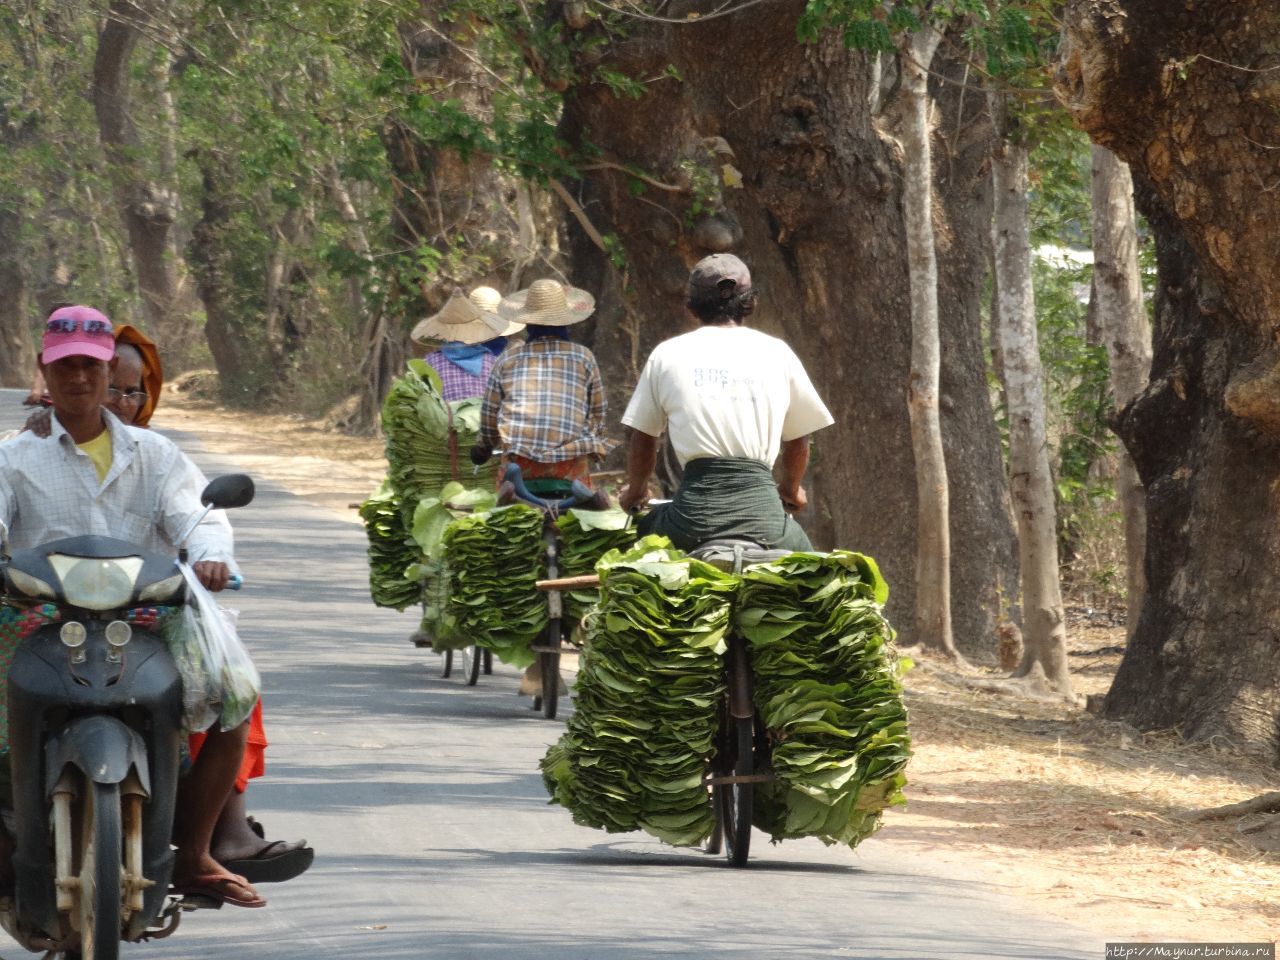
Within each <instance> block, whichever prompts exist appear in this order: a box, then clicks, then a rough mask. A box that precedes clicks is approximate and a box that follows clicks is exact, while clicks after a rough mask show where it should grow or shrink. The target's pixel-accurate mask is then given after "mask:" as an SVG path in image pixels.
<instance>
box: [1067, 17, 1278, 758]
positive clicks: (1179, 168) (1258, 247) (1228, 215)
mask: <svg viewBox="0 0 1280 960" xmlns="http://www.w3.org/2000/svg"><path fill="white" fill-rule="evenodd" d="M1276 36H1280V6H1277V5H1276V4H1259V3H1256V2H1252V0H1220V2H1218V3H1214V4H1184V5H1182V6H1179V7H1178V8H1177V9H1176V11H1171V10H1170V8H1169V5H1168V4H1166V3H1164V2H1161V0H1105V2H1104V0H1073V2H1071V3H1069V4H1068V5H1067V8H1066V11H1065V20H1064V42H1063V53H1062V58H1063V59H1062V65H1061V72H1060V76H1059V93H1060V95H1061V97H1062V99H1063V100H1064V102H1065V103H1066V104H1067V106H1068V107H1069V109H1071V111H1072V112H1073V114H1074V115H1075V117H1076V120H1077V122H1079V123H1080V124H1081V126H1083V127H1084V128H1085V129H1086V130H1087V131H1088V132H1089V134H1090V135H1091V136H1092V137H1093V138H1094V140H1095V141H1097V142H1098V143H1101V144H1102V145H1104V146H1107V147H1109V148H1110V149H1111V150H1112V151H1113V152H1114V153H1116V154H1117V155H1118V156H1119V157H1120V158H1121V159H1122V160H1124V161H1126V162H1127V163H1129V165H1130V166H1131V168H1132V169H1133V172H1134V175H1135V180H1137V181H1138V183H1139V192H1138V196H1137V200H1138V204H1139V208H1140V209H1141V210H1142V212H1143V213H1144V214H1145V215H1146V217H1147V220H1148V222H1149V223H1150V224H1151V227H1152V229H1153V231H1154V233H1155V237H1156V252H1157V261H1158V267H1159V284H1158V287H1157V294H1156V321H1155V325H1154V331H1155V334H1154V342H1153V354H1154V355H1153V359H1152V368H1151V380H1150V383H1149V384H1148V385H1147V387H1146V389H1145V390H1144V391H1143V392H1142V393H1141V394H1140V395H1139V396H1138V398H1137V399H1136V400H1134V401H1133V402H1132V403H1130V404H1129V406H1128V407H1127V408H1125V409H1124V410H1123V411H1121V413H1120V415H1119V418H1118V427H1119V432H1120V434H1121V436H1122V437H1123V439H1124V441H1125V444H1126V446H1127V447H1128V449H1129V452H1130V453H1131V454H1132V456H1133V458H1134V462H1135V464H1136V466H1137V468H1138V473H1139V476H1140V477H1141V479H1142V482H1143V484H1144V485H1145V487H1146V490H1147V562H1146V573H1147V599H1146V603H1145V604H1144V606H1143V609H1142V614H1141V616H1140V618H1139V621H1138V624H1137V628H1136V630H1135V631H1134V635H1133V639H1132V640H1131V641H1130V643H1129V645H1128V648H1127V650H1126V653H1125V657H1124V660H1123V661H1122V662H1121V665H1120V669H1119V671H1118V673H1117V675H1116V679H1115V682H1114V684H1113V686H1112V688H1111V691H1110V692H1109V694H1108V696H1107V701H1106V711H1107V714H1108V715H1109V716H1112V717H1117V718H1125V719H1127V720H1129V721H1130V722H1133V723H1135V724H1137V725H1139V726H1142V727H1157V728H1177V729H1178V730H1180V731H1181V732H1182V733H1183V735H1184V736H1188V737H1191V738H1198V739H1203V738H1209V737H1214V736H1223V737H1225V738H1227V739H1229V740H1231V741H1233V742H1235V743H1238V744H1245V745H1249V746H1251V747H1254V748H1257V749H1262V750H1265V751H1267V752H1268V753H1269V754H1270V755H1271V756H1275V755H1276V751H1277V747H1278V746H1280V740H1278V738H1277V713H1278V712H1280V657H1277V656H1276V649H1277V643H1278V642H1280V634H1277V626H1276V611H1277V609H1280V579H1277V578H1276V576H1275V562H1274V558H1275V557H1276V556H1277V555H1278V554H1280V524H1278V523H1277V493H1276V491H1277V490H1280V352H1278V351H1277V348H1276V345H1275V343H1276V341H1275V327H1276V320H1275V305H1276V304H1277V303H1280V233H1277V231H1276V230H1275V224H1276V223H1277V222H1280V189H1278V187H1280V183H1278V181H1277V167H1276V154H1275V151H1274V150H1272V149H1271V147H1272V146H1273V145H1275V144H1276V143H1280V128H1278V127H1277V120H1276V104H1277V102H1280V57H1278V56H1277V53H1276V50H1275V37H1276Z"/></svg>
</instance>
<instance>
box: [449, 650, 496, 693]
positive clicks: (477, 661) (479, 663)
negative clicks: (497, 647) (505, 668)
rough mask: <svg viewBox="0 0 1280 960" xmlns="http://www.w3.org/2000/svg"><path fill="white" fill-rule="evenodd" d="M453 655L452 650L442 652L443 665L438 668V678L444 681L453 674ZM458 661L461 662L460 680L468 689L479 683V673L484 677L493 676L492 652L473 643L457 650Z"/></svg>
mask: <svg viewBox="0 0 1280 960" xmlns="http://www.w3.org/2000/svg"><path fill="white" fill-rule="evenodd" d="M453 653H454V651H453V650H446V651H444V665H443V666H441V668H440V676H441V677H442V678H443V679H445V680H448V679H449V677H450V676H451V675H452V674H453ZM458 659H459V660H460V661H461V662H460V664H459V666H460V668H461V671H462V678H463V680H465V681H466V684H467V686H468V687H474V686H475V685H476V684H477V683H478V682H479V681H480V674H481V672H483V673H484V675H485V676H486V677H488V676H492V674H493V651H492V650H485V649H484V648H483V647H477V646H476V645H475V644H474V643H469V644H467V645H466V646H465V647H462V648H460V649H459V650H458Z"/></svg>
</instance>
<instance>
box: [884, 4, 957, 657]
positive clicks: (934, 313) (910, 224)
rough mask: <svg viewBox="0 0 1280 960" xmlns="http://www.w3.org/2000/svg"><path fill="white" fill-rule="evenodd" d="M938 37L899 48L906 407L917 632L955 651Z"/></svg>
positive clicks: (923, 35) (932, 34)
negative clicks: (907, 293) (935, 66)
mask: <svg viewBox="0 0 1280 960" xmlns="http://www.w3.org/2000/svg"><path fill="white" fill-rule="evenodd" d="M941 40H942V34H940V33H939V32H938V31H937V30H935V29H934V28H933V27H931V26H925V27H924V28H922V29H921V30H920V31H919V32H918V33H916V34H915V35H914V36H913V37H912V38H911V40H910V41H909V42H908V43H905V44H904V46H903V51H902V54H901V59H900V63H901V70H902V89H903V93H904V94H905V95H906V97H907V109H906V111H905V116H904V122H903V132H902V149H903V152H904V154H905V158H904V159H905V165H904V169H903V183H902V214H903V220H904V221H905V224H906V233H907V274H908V282H909V285H910V287H911V369H910V371H909V373H908V376H907V412H908V414H909V415H910V418H911V450H912V454H913V455H914V457H915V467H916V470H915V473H916V610H915V614H916V618H915V624H916V630H915V636H916V639H917V640H919V641H920V642H921V643H923V644H924V645H925V646H927V647H931V648H933V649H935V650H938V651H941V652H942V653H945V654H947V655H949V656H955V654H956V645H955V639H954V637H953V636H952V633H951V526H950V522H951V491H950V488H949V487H948V484H947V462H946V458H945V456H944V454H943V449H942V418H941V416H940V414H939V411H938V394H939V391H940V387H939V380H940V378H941V372H942V340H941V337H940V335H939V332H938V328H939V323H938V256H937V251H936V250H935V242H934V234H933V151H932V149H931V144H932V141H933V130H932V129H931V124H930V114H931V113H932V111H933V98H932V97H930V96H929V73H928V71H929V67H930V65H931V64H932V63H933V54H934V51H936V50H937V49H938V43H939V42H940V41H941ZM873 75H874V70H873Z"/></svg>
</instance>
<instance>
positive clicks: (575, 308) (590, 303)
mask: <svg viewBox="0 0 1280 960" xmlns="http://www.w3.org/2000/svg"><path fill="white" fill-rule="evenodd" d="M595 309H596V298H595V297H593V296H592V295H591V294H589V293H587V291H585V290H579V289H578V288H577V287H568V286H565V285H564V284H563V283H560V282H559V281H557V280H535V281H533V283H532V284H530V285H529V287H528V288H527V289H525V290H519V291H517V292H516V293H513V294H511V295H510V296H508V297H504V298H503V300H502V312H503V314H504V315H505V316H508V317H510V316H514V317H515V318H516V321H517V322H518V323H522V324H530V323H536V324H539V325H540V326H544V327H567V326H568V325H569V324H571V323H580V322H581V321H583V320H585V319H587V317H589V316H591V314H593V313H595Z"/></svg>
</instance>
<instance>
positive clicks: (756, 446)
mask: <svg viewBox="0 0 1280 960" xmlns="http://www.w3.org/2000/svg"><path fill="white" fill-rule="evenodd" d="M622 422H623V423H625V424H626V425H627V426H629V427H632V428H634V429H636V430H639V431H641V432H642V433H647V434H649V436H651V437H657V436H660V435H661V434H662V432H663V430H664V429H665V430H668V431H669V433H670V436H671V446H672V448H673V449H674V450H675V453H676V457H677V459H679V461H680V464H681V466H683V465H684V464H686V463H688V462H689V461H690V460H696V459H698V458H700V457H722V458H723V457H732V458H740V459H749V460H759V461H760V462H761V463H764V464H766V465H767V466H770V467H772V466H773V461H774V460H776V459H777V458H778V450H779V449H780V448H781V446H782V442H783V441H785V440H795V439H796V438H797V437H804V436H807V435H809V434H811V433H813V432H814V431H815V430H821V429H822V428H823V427H829V426H830V425H831V424H832V423H834V422H835V421H834V420H833V419H832V417H831V413H830V412H829V411H828V410H827V408H826V405H825V404H824V403H823V402H822V399H821V398H820V397H819V396H818V392H817V391H816V390H814V388H813V383H812V382H810V380H809V375H808V374H807V373H805V371H804V367H803V366H802V365H801V363H800V358H799V357H797V356H796V355H795V353H794V352H793V351H792V349H791V348H790V347H789V346H787V344H786V343H785V342H784V341H782V340H779V339H778V338H777V337H771V336H769V335H768V334H767V333H761V332H760V331H759V330H753V329H751V328H750V327H739V326H731V325H724V326H718V325H706V326H702V327H699V328H698V329H697V330H694V331H693V332H692V333H686V334H682V335H681V336H678V337H672V338H671V339H670V340H665V341H663V342H662V343H660V344H658V346H657V347H656V348H655V349H654V351H653V353H652V354H650V356H649V361H648V363H646V364H645V365H644V371H643V372H642V373H641V374H640V381H639V383H637V384H636V389H635V393H633V394H632V395H631V402H630V403H628V404H627V411H626V413H624V414H623V415H622Z"/></svg>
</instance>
